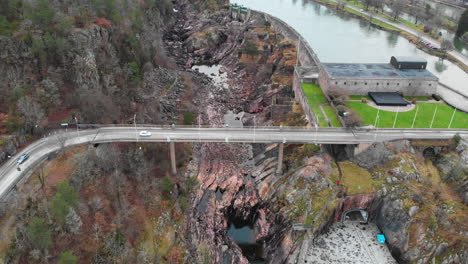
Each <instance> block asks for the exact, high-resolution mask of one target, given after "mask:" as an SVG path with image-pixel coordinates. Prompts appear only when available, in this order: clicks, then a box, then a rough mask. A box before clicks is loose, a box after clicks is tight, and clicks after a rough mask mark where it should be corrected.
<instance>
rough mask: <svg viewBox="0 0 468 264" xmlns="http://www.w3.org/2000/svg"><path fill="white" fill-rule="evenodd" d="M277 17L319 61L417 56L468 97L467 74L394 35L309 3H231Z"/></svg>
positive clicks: (248, 0) (247, 0)
mask: <svg viewBox="0 0 468 264" xmlns="http://www.w3.org/2000/svg"><path fill="white" fill-rule="evenodd" d="M231 3H237V4H241V5H243V6H246V7H249V8H251V9H254V10H259V11H263V12H265V13H268V14H270V15H273V16H276V17H278V18H280V19H282V20H283V21H285V22H286V23H288V24H289V25H290V26H292V27H293V28H295V29H296V30H297V31H298V32H299V33H300V34H301V35H302V36H303V37H304V38H305V39H306V40H307V42H308V43H309V44H310V46H311V47H312V49H313V50H314V51H315V53H316V54H317V56H318V57H319V59H320V60H321V61H322V62H342V63H387V62H389V61H390V57H391V56H418V57H423V58H425V59H426V60H427V62H428V66H427V69H428V70H429V71H431V72H432V73H433V74H434V75H436V76H437V77H439V79H440V82H442V83H444V84H446V85H448V86H450V87H451V88H453V89H456V90H458V91H460V92H462V93H463V94H468V74H467V73H465V72H464V71H463V70H461V69H460V68H459V67H458V66H457V65H455V64H454V63H451V62H450V61H447V60H444V61H442V60H440V59H439V58H438V57H436V56H432V55H430V54H428V53H426V52H424V51H421V50H419V49H417V48H416V46H415V45H414V44H412V43H411V42H409V41H408V40H407V39H405V38H404V37H401V36H399V35H398V34H395V33H390V32H387V31H384V30H379V29H376V28H374V27H371V26H370V25H369V23H368V22H366V21H363V20H361V19H358V18H355V17H352V16H351V15H349V14H345V13H342V12H336V11H335V10H334V9H332V8H328V7H326V6H323V5H320V4H318V3H315V2H312V1H308V0H231Z"/></svg>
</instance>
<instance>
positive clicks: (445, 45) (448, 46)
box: [440, 39, 453, 55]
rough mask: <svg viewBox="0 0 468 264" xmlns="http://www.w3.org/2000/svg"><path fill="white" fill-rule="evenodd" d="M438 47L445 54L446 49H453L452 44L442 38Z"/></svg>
mask: <svg viewBox="0 0 468 264" xmlns="http://www.w3.org/2000/svg"><path fill="white" fill-rule="evenodd" d="M440 49H441V50H442V51H443V52H444V54H445V55H447V52H448V51H451V50H453V44H452V42H451V41H450V40H448V39H444V40H442V43H441V44H440Z"/></svg>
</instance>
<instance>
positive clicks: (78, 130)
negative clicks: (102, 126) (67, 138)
mask: <svg viewBox="0 0 468 264" xmlns="http://www.w3.org/2000/svg"><path fill="white" fill-rule="evenodd" d="M75 123H76V132H78V137H79V136H80V128H79V127H78V119H77V118H76V116H75Z"/></svg>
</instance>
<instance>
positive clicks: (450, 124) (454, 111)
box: [448, 108, 457, 128]
mask: <svg viewBox="0 0 468 264" xmlns="http://www.w3.org/2000/svg"><path fill="white" fill-rule="evenodd" d="M456 112H457V108H455V109H453V114H452V118H450V123H449V125H448V128H450V127H451V126H452V122H453V118H454V117H455V113H456Z"/></svg>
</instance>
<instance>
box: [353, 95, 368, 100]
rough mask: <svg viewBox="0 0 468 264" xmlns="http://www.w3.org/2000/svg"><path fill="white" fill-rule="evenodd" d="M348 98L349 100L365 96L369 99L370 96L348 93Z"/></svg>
mask: <svg viewBox="0 0 468 264" xmlns="http://www.w3.org/2000/svg"><path fill="white" fill-rule="evenodd" d="M348 97H349V99H351V100H361V99H362V98H366V99H367V100H371V98H370V96H368V95H354V94H353V95H348Z"/></svg>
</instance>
